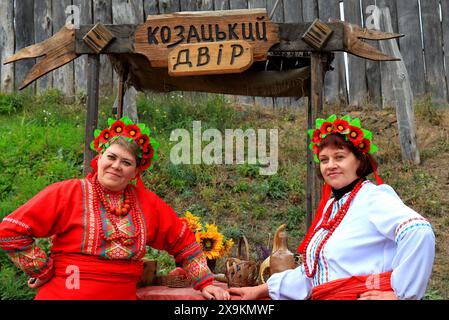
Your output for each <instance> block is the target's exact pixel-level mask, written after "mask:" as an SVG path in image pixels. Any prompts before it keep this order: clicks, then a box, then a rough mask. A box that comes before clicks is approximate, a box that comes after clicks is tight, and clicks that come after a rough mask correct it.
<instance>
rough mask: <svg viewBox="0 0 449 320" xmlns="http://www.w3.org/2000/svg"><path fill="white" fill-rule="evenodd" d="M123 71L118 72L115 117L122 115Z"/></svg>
mask: <svg viewBox="0 0 449 320" xmlns="http://www.w3.org/2000/svg"><path fill="white" fill-rule="evenodd" d="M124 78H125V73H124V72H123V73H121V74H119V79H118V91H117V101H118V104H117V119H120V118H121V117H123V97H124V95H125V79H124Z"/></svg>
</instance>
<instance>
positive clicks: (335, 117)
mask: <svg viewBox="0 0 449 320" xmlns="http://www.w3.org/2000/svg"><path fill="white" fill-rule="evenodd" d="M336 119H337V116H336V115H335V114H331V115H330V116H329V118H327V119H326V121H327V122H330V123H333V122H334V121H335V120H336Z"/></svg>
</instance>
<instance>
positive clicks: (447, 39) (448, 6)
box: [441, 0, 449, 102]
mask: <svg viewBox="0 0 449 320" xmlns="http://www.w3.org/2000/svg"><path fill="white" fill-rule="evenodd" d="M441 12H442V16H443V21H442V23H441V27H442V30H443V44H444V48H445V50H444V62H445V66H446V88H447V91H448V93H449V0H441ZM448 96H449V94H448ZM448 102H449V97H448Z"/></svg>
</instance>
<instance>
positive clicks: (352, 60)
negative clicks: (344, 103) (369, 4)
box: [344, 0, 368, 106]
mask: <svg viewBox="0 0 449 320" xmlns="http://www.w3.org/2000/svg"><path fill="white" fill-rule="evenodd" d="M344 14H345V21H348V22H350V23H354V24H356V25H359V26H360V25H361V24H362V21H361V20H362V17H361V15H360V3H359V1H358V0H345V1H344ZM365 73H366V67H365V60H364V59H362V58H359V57H355V56H352V55H348V74H349V95H348V97H349V99H348V100H349V104H351V105H356V106H361V105H363V104H364V103H365V102H366V100H367V95H368V88H367V85H366V78H365Z"/></svg>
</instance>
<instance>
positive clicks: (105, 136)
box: [98, 129, 112, 144]
mask: <svg viewBox="0 0 449 320" xmlns="http://www.w3.org/2000/svg"><path fill="white" fill-rule="evenodd" d="M98 138H100V141H101V143H103V144H105V143H106V142H108V141H109V139H111V138H112V134H111V131H109V129H104V130H103V131H101V132H100V135H99V136H98Z"/></svg>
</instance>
